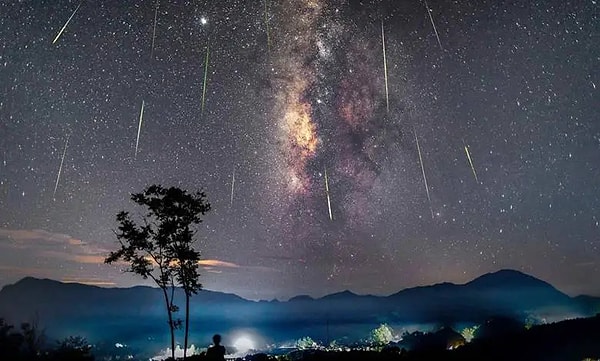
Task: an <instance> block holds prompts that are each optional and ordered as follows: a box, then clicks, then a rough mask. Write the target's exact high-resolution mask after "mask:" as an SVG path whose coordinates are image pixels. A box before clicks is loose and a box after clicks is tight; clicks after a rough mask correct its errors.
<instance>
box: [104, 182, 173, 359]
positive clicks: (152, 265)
mask: <svg viewBox="0 0 600 361" xmlns="http://www.w3.org/2000/svg"><path fill="white" fill-rule="evenodd" d="M150 188H151V187H149V188H147V189H146V190H145V191H144V192H143V193H137V194H132V196H131V199H132V200H133V201H134V202H135V203H137V204H138V205H142V206H147V207H148V208H149V206H148V204H146V202H144V201H143V197H144V194H146V193H147V192H149V190H150ZM154 213H156V212H153V211H150V212H148V213H147V214H146V215H144V216H143V217H142V219H143V225H137V224H136V223H135V222H134V221H133V220H132V219H131V216H130V215H129V212H125V211H121V212H119V213H118V214H117V222H118V223H119V226H118V228H117V229H118V230H117V231H115V235H116V236H117V240H118V242H119V244H120V248H119V249H118V250H116V251H114V252H111V253H110V254H109V255H108V257H107V258H106V259H105V260H104V262H105V263H107V264H112V263H115V262H118V261H124V262H125V263H127V268H126V269H125V270H124V271H125V272H131V273H135V274H137V275H140V276H141V277H142V278H144V279H148V278H150V279H152V280H153V281H154V283H155V284H156V285H157V286H158V287H159V288H160V289H161V290H162V293H163V296H164V300H165V307H166V310H167V316H168V323H169V331H170V334H171V357H173V359H175V328H176V327H177V326H178V324H179V323H178V322H177V321H174V320H173V313H174V312H176V311H177V306H175V304H174V303H173V297H174V287H175V285H174V274H173V269H172V268H171V267H170V264H171V258H170V251H169V249H168V247H169V244H168V242H167V240H166V239H165V238H164V237H163V236H162V235H161V233H160V229H161V228H160V227H159V225H160V223H158V225H157V223H156V222H157V221H158V222H160V220H159V217H157V216H156V215H155V214H154ZM159 215H160V213H159ZM169 289H170V290H171V292H170V295H169V292H168V291H169Z"/></svg>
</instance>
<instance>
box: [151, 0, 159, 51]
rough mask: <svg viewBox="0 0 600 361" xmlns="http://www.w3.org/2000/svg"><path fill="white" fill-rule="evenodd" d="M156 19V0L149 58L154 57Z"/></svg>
mask: <svg viewBox="0 0 600 361" xmlns="http://www.w3.org/2000/svg"><path fill="white" fill-rule="evenodd" d="M157 19H158V0H156V7H155V8H154V27H153V28H152V50H150V58H153V57H154V40H155V39H156V21H157Z"/></svg>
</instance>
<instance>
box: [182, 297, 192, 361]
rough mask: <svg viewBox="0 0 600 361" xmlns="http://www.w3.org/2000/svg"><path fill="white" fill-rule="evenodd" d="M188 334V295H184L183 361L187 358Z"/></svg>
mask: <svg viewBox="0 0 600 361" xmlns="http://www.w3.org/2000/svg"><path fill="white" fill-rule="evenodd" d="M189 333H190V294H189V293H188V292H186V293H185V338H184V341H183V346H184V348H183V359H184V360H185V358H186V357H187V348H188V335H189Z"/></svg>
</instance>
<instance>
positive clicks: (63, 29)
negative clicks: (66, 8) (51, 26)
mask: <svg viewBox="0 0 600 361" xmlns="http://www.w3.org/2000/svg"><path fill="white" fill-rule="evenodd" d="M81 4H83V0H82V1H81V2H80V3H79V5H77V8H76V9H75V11H73V14H71V16H70V17H69V19H68V20H67V22H66V23H65V25H63V27H62V29H60V31H59V32H58V34H56V37H55V38H54V40H53V41H52V44H54V43H56V42H57V41H58V38H60V36H61V35H62V33H63V31H65V29H66V27H67V25H69V23H70V22H71V19H73V16H75V13H76V12H77V10H79V7H80V6H81Z"/></svg>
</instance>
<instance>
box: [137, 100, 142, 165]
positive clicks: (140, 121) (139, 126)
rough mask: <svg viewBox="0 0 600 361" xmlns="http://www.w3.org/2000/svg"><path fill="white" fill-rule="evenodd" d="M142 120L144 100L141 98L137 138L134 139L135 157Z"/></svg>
mask: <svg viewBox="0 0 600 361" xmlns="http://www.w3.org/2000/svg"><path fill="white" fill-rule="evenodd" d="M143 121H144V100H142V108H141V109H140V120H139V122H138V131H137V138H136V140H135V158H137V153H138V146H139V144H140V132H141V131H142V122H143Z"/></svg>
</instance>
